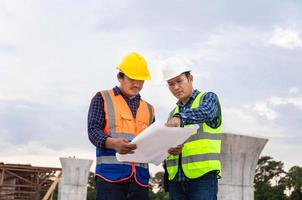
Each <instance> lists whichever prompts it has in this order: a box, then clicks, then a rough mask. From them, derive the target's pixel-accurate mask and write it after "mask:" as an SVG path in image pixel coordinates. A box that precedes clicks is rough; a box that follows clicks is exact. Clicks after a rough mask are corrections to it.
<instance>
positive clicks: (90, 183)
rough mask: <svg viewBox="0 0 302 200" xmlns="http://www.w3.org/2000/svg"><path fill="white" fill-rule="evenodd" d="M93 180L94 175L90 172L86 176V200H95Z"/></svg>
mask: <svg viewBox="0 0 302 200" xmlns="http://www.w3.org/2000/svg"><path fill="white" fill-rule="evenodd" d="M95 196H96V191H95V178H94V173H93V172H90V173H89V176H88V187H87V200H95Z"/></svg>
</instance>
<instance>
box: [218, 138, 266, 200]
mask: <svg viewBox="0 0 302 200" xmlns="http://www.w3.org/2000/svg"><path fill="white" fill-rule="evenodd" d="M267 141H268V140H267V139H263V138H256V137H249V136H243V135H234V134H226V133H224V134H222V160H221V161H222V179H220V180H219V191H218V199H219V200H254V187H253V182H254V175H255V168H256V166H257V161H258V157H259V155H260V153H261V151H262V150H263V148H264V146H265V144H266V143H267Z"/></svg>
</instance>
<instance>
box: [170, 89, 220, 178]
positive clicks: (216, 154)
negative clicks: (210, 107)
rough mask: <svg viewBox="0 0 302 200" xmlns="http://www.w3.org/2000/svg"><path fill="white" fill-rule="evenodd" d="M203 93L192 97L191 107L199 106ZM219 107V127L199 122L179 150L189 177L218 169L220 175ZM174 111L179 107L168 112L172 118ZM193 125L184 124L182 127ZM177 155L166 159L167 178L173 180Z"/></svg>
mask: <svg viewBox="0 0 302 200" xmlns="http://www.w3.org/2000/svg"><path fill="white" fill-rule="evenodd" d="M203 96H204V94H203V93H199V94H198V95H197V97H196V98H195V99H194V101H193V103H192V105H191V109H194V108H197V107H199V105H200V104H201V102H202V100H203ZM218 108H219V118H218V120H219V123H220V125H219V127H217V128H211V127H210V126H208V125H207V124H206V123H202V124H199V128H198V130H197V131H195V132H194V133H193V134H192V135H191V136H190V137H189V138H188V139H187V140H186V141H185V143H184V145H183V148H182V152H181V164H182V169H183V172H184V174H185V176H186V177H188V178H190V179H194V178H198V177H201V176H202V175H204V174H206V173H207V172H210V171H213V170H218V171H219V175H221V163H220V152H221V132H222V125H221V121H222V117H221V109H220V104H219V102H218ZM176 113H179V107H178V106H176V108H175V109H174V110H173V111H172V112H171V113H170V117H169V118H172V117H173V116H174V115H175V114H176ZM191 126H193V125H185V126H184V128H188V127H191ZM178 159H179V155H176V156H174V155H169V156H168V158H167V159H166V161H165V162H166V167H167V171H168V174H169V180H173V179H174V177H175V175H176V174H177V171H178V162H179V161H178Z"/></svg>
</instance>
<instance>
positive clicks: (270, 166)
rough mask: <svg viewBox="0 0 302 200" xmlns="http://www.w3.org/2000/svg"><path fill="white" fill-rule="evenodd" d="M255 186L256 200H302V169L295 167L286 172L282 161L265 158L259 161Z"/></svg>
mask: <svg viewBox="0 0 302 200" xmlns="http://www.w3.org/2000/svg"><path fill="white" fill-rule="evenodd" d="M254 186H255V200H302V168H301V167H298V166H294V167H292V168H291V169H290V170H289V171H288V172H286V171H284V170H283V163H282V162H281V161H275V160H273V158H272V157H270V156H263V157H261V158H259V160H258V165H257V168H256V173H255V179H254ZM285 193H286V194H288V195H286V194H285Z"/></svg>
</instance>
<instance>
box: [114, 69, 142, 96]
mask: <svg viewBox="0 0 302 200" xmlns="http://www.w3.org/2000/svg"><path fill="white" fill-rule="evenodd" d="M118 80H119V82H120V88H121V89H122V91H123V92H124V93H125V94H126V95H127V96H128V97H129V98H133V97H135V96H136V95H138V94H139V92H140V91H141V90H142V88H143V85H144V81H141V80H134V79H131V78H129V77H127V76H126V75H125V76H124V78H120V77H118Z"/></svg>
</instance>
